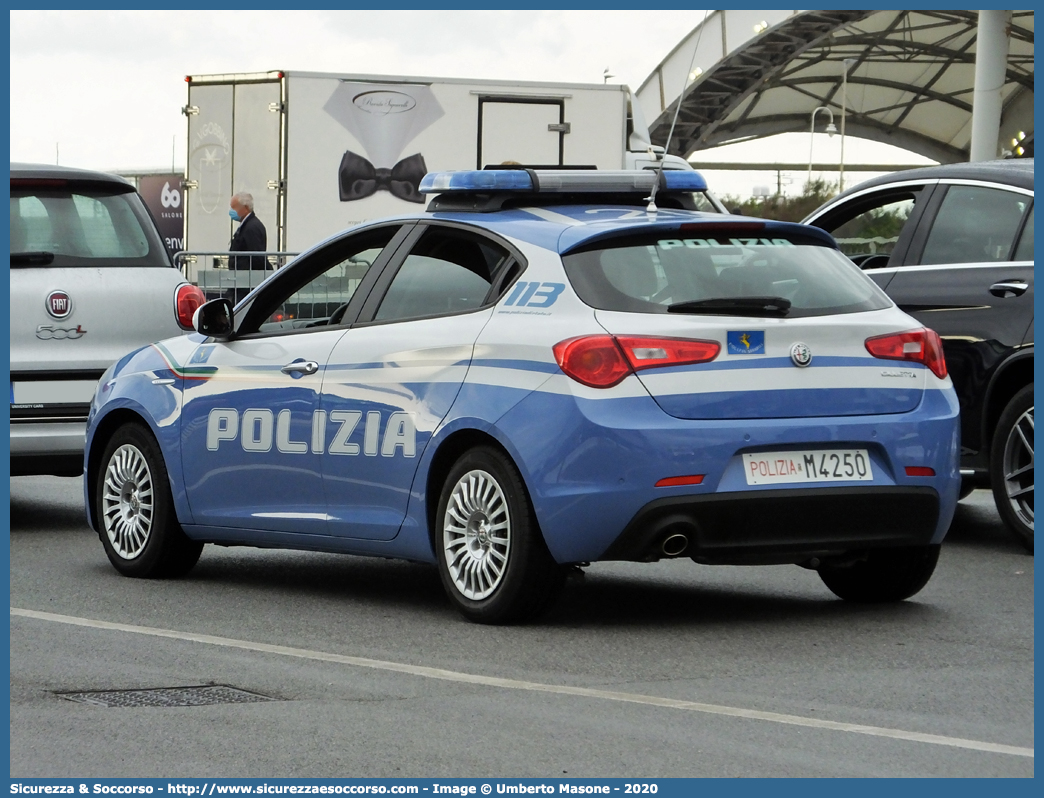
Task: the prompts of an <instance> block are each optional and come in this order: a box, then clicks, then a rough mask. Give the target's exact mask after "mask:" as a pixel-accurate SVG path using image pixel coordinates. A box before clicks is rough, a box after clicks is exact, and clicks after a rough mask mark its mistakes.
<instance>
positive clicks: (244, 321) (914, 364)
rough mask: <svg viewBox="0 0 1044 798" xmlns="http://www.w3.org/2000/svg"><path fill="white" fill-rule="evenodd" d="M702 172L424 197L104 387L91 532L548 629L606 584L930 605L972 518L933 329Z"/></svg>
mask: <svg viewBox="0 0 1044 798" xmlns="http://www.w3.org/2000/svg"><path fill="white" fill-rule="evenodd" d="M705 189H706V184H705V182H704V181H703V178H702V177H701V176H700V175H699V174H698V173H694V172H683V171H678V172H665V173H664V174H662V175H657V174H656V173H654V172H595V171H584V170H572V171H571V170H564V171H555V170H530V169H498V170H489V171H475V172H449V173H434V174H429V175H428V176H427V177H426V178H425V179H424V181H423V183H422V190H423V191H425V192H426V193H429V194H435V195H436V196H435V197H434V198H433V199H432V200H431V201H430V203H429V205H428V208H427V210H426V212H423V213H420V214H415V215H411V216H403V217H399V218H393V219H387V220H382V221H379V222H374V223H371V224H366V225H363V226H361V227H357V228H354V229H351V230H348V231H346V232H345V233H343V234H340V235H338V236H335V237H333V238H331V239H329V240H327V241H325V242H324V243H322V244H320V245H319V246H317V247H315V248H314V249H312V250H311V251H310V252H308V253H306V254H304V255H302V256H300V257H299V258H298V259H296V260H295V261H294V262H293V263H292V264H290V265H288V266H286V267H285V268H283V269H281V270H279V271H278V272H276V273H275V274H274V275H273V276H272V277H270V278H269V279H268V280H266V281H265V282H264V283H263V284H262V285H261V286H259V287H258V288H257V289H255V290H254V291H253V292H252V293H251V294H250V295H249V296H248V297H246V298H245V299H244V300H243V301H242V302H241V303H240V304H239V305H238V306H236V307H235V308H234V309H233V307H232V306H231V304H230V303H229V302H228V300H226V299H216V300H213V301H211V302H209V303H207V304H205V305H203V306H202V307H201V308H200V309H199V310H198V311H197V312H196V316H195V321H194V323H195V330H196V333H195V334H190V335H188V336H185V337H183V338H174V339H170V340H167V341H163V342H161V343H156V344H153V345H151V346H147V347H145V348H143V349H139V350H137V351H136V352H134V353H132V354H130V355H128V356H126V357H124V358H123V359H122V360H120V361H119V362H118V363H117V364H116V365H115V366H114V367H113V368H111V369H109V371H108V372H106V374H105V375H104V376H103V377H102V379H101V381H100V383H99V386H98V390H97V393H96V395H95V397H94V400H93V404H92V407H91V411H90V421H89V428H88V434H87V446H86V454H85V477H84V479H85V493H86V500H87V507H88V515H89V518H90V522H91V524H92V526H93V527H94V529H95V530H96V531H97V532H98V534H99V537H100V538H101V541H102V544H103V545H104V547H105V551H106V553H107V555H108V557H109V559H110V561H111V562H112V564H113V565H114V566H115V567H116V569H117V570H118V571H120V572H121V573H123V574H125V575H128V576H135V577H161V576H179V575H182V574H185V573H187V572H188V571H189V570H190V569H191V568H192V567H193V565H194V564H195V563H196V561H197V559H198V558H199V556H200V552H201V550H202V548H203V545H204V544H205V543H216V544H221V545H248V546H258V547H279V548H294V549H310V550H321V551H330V552H344V553H350V554H356V555H372V556H379V557H395V558H404V559H408V560H414V561H420V562H426V563H432V564H434V565H436V566H437V568H438V569H439V573H440V574H441V578H442V582H443V584H444V586H445V589H446V592H447V594H448V595H449V597H450V599H451V601H452V603H453V604H454V605H455V606H456V607H457V608H458V609H459V610H460V611H461V612H462V613H463V614H464V615H465V616H466V617H467V618H469V619H471V620H475V621H480V622H487V623H500V622H507V621H517V620H522V619H526V618H531V617H533V616H535V615H537V614H538V613H539V612H541V611H542V610H544V609H545V608H546V607H548V606H549V605H550V603H551V602H552V601H553V600H554V599H555V597H556V594H557V592H558V590H559V588H560V587H561V586H562V584H563V581H564V579H565V575H566V574H567V572H568V571H569V570H571V569H573V570H575V569H576V568H577V567H582V566H585V565H587V564H589V563H591V562H594V561H600V560H629V561H640V562H652V561H656V560H660V559H663V558H677V557H684V558H691V559H692V560H693V561H695V562H697V563H707V564H752V565H753V564H770V563H795V564H798V565H801V566H804V567H806V568H809V569H813V570H815V571H817V572H818V574H819V576H820V577H821V578H822V580H823V582H824V583H825V584H826V586H827V587H828V588H829V589H830V590H832V591H833V592H834V593H835V594H836V595H838V596H840V597H841V598H844V599H848V600H854V601H869V602H880V601H897V600H902V599H905V598H908V597H909V596H912V595H913V594H915V593H917V592H918V591H919V590H920V589H921V588H922V587H923V586H924V585H925V584H926V583H927V581H928V580H929V578H930V577H931V575H932V572H933V570H934V568H935V564H936V561H937V558H938V553H939V544H940V543H941V541H942V539H943V536H944V535H945V533H946V529H947V527H948V526H949V523H950V519H951V517H952V515H953V512H954V507H955V505H956V502H957V494H958V490H959V485H960V476H959V473H958V466H957V461H958V454H959V448H960V447H959V443H960V441H959V434H958V410H957V400H956V397H955V394H954V391H953V388H952V386H951V383H950V379H949V378H948V376H947V372H946V364H945V361H944V359H943V356H942V349H941V346H940V342H939V338H938V336H937V335H936V334H935V333H934V332H932V331H931V330H928V329H925V328H924V327H923V326H922V325H920V324H918V323H917V322H916V321H914V320H913V319H911V318H910V317H909V316H907V315H906V314H904V313H903V312H901V311H900V310H898V309H897V308H896V307H895V305H894V304H893V303H892V301H891V300H889V299H888V297H887V296H886V295H885V294H884V293H883V292H882V291H881V290H880V289H879V288H878V287H877V286H876V285H875V284H874V283H873V282H872V281H871V280H870V279H868V278H867V277H865V276H864V275H863V274H862V273H861V272H860V271H859V269H858V268H856V267H855V266H854V265H853V264H852V263H851V262H850V261H849V260H848V259H847V258H846V257H844V256H843V255H842V254H841V253H840V252H839V251H838V249H837V246H836V244H835V243H834V241H833V239H832V238H831V237H830V236H829V234H827V233H825V232H823V231H821V230H818V229H815V228H811V227H806V226H802V225H797V224H789V223H783V222H773V221H762V220H756V219H750V218H744V217H738V216H728V215H722V214H711V213H701V212H698V211H695V210H691V208H693V207H694V204H695V203H694V200H693V193H694V192H696V193H698V192H701V191H703V190H705Z"/></svg>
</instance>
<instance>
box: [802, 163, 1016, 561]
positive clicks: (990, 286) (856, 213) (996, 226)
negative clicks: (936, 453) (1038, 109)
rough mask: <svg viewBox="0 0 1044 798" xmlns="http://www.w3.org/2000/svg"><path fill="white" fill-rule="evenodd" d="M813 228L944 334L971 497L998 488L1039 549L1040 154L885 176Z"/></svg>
mask: <svg viewBox="0 0 1044 798" xmlns="http://www.w3.org/2000/svg"><path fill="white" fill-rule="evenodd" d="M805 223H806V224H812V225H815V226H816V227H821V228H823V229H824V230H827V231H828V232H830V233H831V234H833V236H834V237H835V238H836V239H837V241H838V244H840V245H841V249H842V251H844V252H845V254H847V255H848V256H849V257H850V258H851V259H852V260H853V261H854V262H855V263H857V264H858V265H859V266H860V267H861V268H862V269H863V270H864V271H865V273H866V274H867V275H869V276H870V277H871V278H873V280H874V282H876V283H877V284H878V285H880V286H881V288H883V289H884V290H885V291H886V292H887V293H888V295H889V296H890V297H891V298H892V299H893V300H894V301H895V303H896V304H897V305H898V306H899V307H900V308H902V309H903V310H905V311H906V312H907V313H909V314H911V315H912V316H915V317H916V318H917V319H918V320H920V321H922V322H924V325H925V326H926V327H929V328H931V329H933V330H935V331H936V332H938V333H939V335H940V336H942V339H943V349H944V350H945V354H946V364H947V367H948V368H949V372H950V375H951V376H952V378H953V383H954V387H955V388H956V389H957V394H958V397H959V399H960V403H961V419H962V420H961V475H962V476H963V477H964V482H963V486H962V494H963V495H967V493H970V492H971V490H972V489H974V488H977V487H986V486H990V487H992V489H993V495H994V498H995V500H996V502H997V509H998V510H999V511H1000V514H1001V517H1002V518H1003V519H1004V521H1005V522H1006V523H1007V524H1008V526H1009V527H1010V528H1011V529H1012V530H1013V531H1014V532H1015V533H1016V535H1018V537H1019V539H1020V540H1021V541H1022V542H1023V543H1024V544H1025V545H1026V547H1027V548H1028V549H1029V550H1030V551H1033V159H1032V158H1028V159H1016V160H1006V161H989V162H984V163H961V164H949V165H941V166H931V167H927V168H924V169H911V170H909V171H904V172H896V173H894V174H890V175H885V176H883V177H879V178H876V179H874V180H868V181H867V182H865V183H862V184H860V185H858V186H856V187H855V188H852V189H850V190H848V191H846V192H844V193H843V194H841V195H839V196H838V197H835V198H834V199H832V200H831V201H830V202H828V203H826V204H825V205H823V206H822V207H820V208H819V209H818V210H816V211H815V212H814V213H812V215H811V216H809V217H808V218H807V219H805Z"/></svg>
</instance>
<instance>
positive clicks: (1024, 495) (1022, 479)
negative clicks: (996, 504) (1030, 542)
mask: <svg viewBox="0 0 1044 798" xmlns="http://www.w3.org/2000/svg"><path fill="white" fill-rule="evenodd" d="M1002 467H1003V469H1004V488H1005V491H1006V492H1007V494H1008V501H1009V502H1010V503H1011V509H1012V511H1013V512H1014V513H1015V515H1016V516H1018V517H1019V519H1020V520H1021V521H1022V522H1023V523H1024V524H1026V526H1028V527H1029V528H1030V529H1032V528H1033V408H1032V407H1030V408H1029V409H1028V410H1026V412H1025V413H1023V414H1022V415H1021V416H1019V418H1018V420H1017V421H1016V422H1015V423H1014V424H1013V425H1012V427H1011V430H1010V431H1009V432H1008V439H1007V441H1005V443H1004V459H1003V461H1002Z"/></svg>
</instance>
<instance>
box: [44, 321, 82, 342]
mask: <svg viewBox="0 0 1044 798" xmlns="http://www.w3.org/2000/svg"><path fill="white" fill-rule="evenodd" d="M86 334H87V331H86V330H85V329H83V327H81V326H80V325H79V324H77V325H76V326H75V327H55V326H54V325H53V324H41V325H40V326H39V327H37V328H36V337H37V338H40V339H41V340H44V341H61V340H63V339H66V338H83V336H85V335H86ZM92 340H93V339H92Z"/></svg>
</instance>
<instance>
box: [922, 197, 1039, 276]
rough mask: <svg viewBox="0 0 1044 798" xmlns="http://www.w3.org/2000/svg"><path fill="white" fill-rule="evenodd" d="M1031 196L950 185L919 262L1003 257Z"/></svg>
mask: <svg viewBox="0 0 1044 798" xmlns="http://www.w3.org/2000/svg"><path fill="white" fill-rule="evenodd" d="M1029 203H1030V198H1029V197H1027V196H1025V195H1022V194H1016V193H1014V192H1012V191H1004V190H1003V189H999V188H985V187H983V186H950V188H949V190H948V191H947V192H946V196H945V197H944V198H943V202H942V205H941V206H940V208H939V213H938V214H937V215H936V217H935V222H934V223H933V224H932V231H931V233H929V234H928V241H927V242H926V243H925V245H924V254H923V255H922V256H921V263H922V264H925V265H928V264H933V263H984V262H987V263H988V262H995V261H1005V260H1007V259H1008V256H1009V255H1010V254H1011V249H1012V245H1013V244H1014V243H1015V233H1016V232H1018V229H1019V224H1020V223H1021V222H1022V214H1023V213H1025V211H1026V207H1027V206H1028V205H1029Z"/></svg>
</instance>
